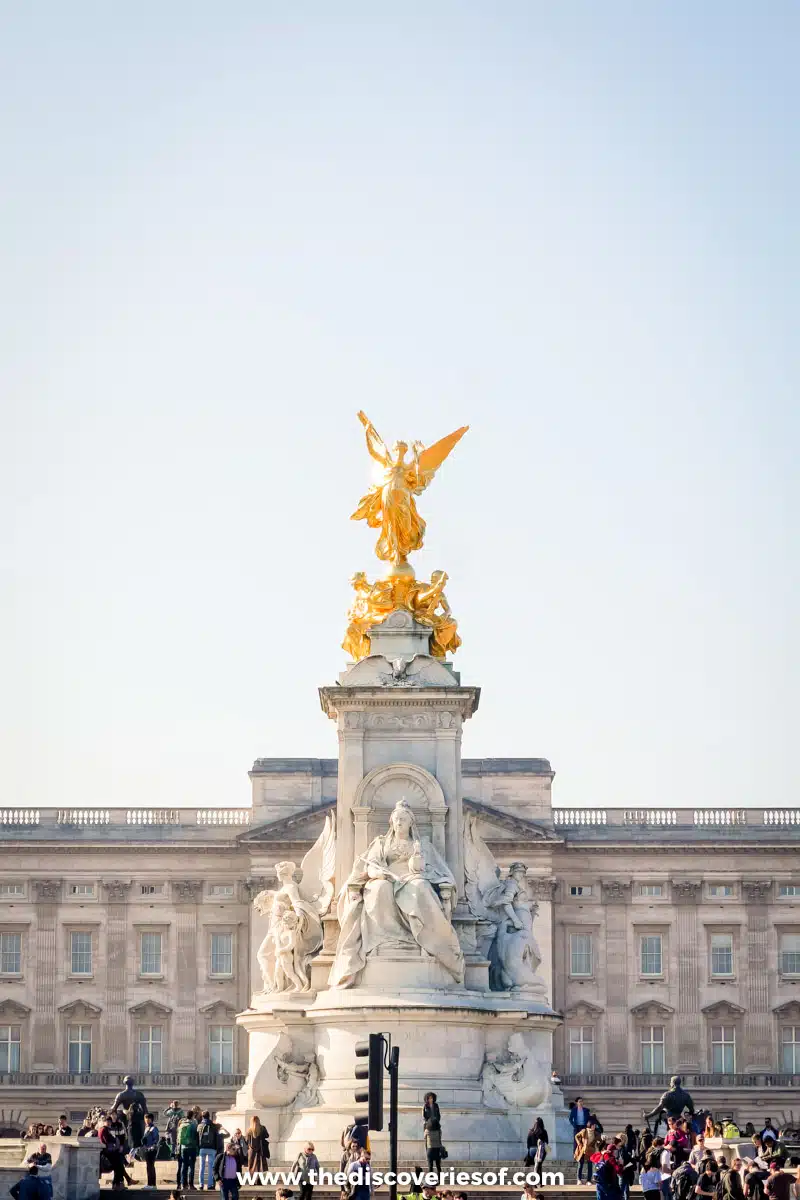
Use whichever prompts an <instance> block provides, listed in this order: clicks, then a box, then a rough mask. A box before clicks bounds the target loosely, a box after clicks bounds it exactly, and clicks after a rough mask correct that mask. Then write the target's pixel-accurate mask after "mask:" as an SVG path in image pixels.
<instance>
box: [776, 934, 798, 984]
mask: <svg viewBox="0 0 800 1200" xmlns="http://www.w3.org/2000/svg"><path fill="white" fill-rule="evenodd" d="M780 967H781V975H800V933H784V934H782V935H781V955H780Z"/></svg>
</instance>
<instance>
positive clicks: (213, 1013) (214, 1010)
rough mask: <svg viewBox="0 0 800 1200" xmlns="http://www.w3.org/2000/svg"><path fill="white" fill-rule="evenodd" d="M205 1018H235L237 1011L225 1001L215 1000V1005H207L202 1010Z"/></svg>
mask: <svg viewBox="0 0 800 1200" xmlns="http://www.w3.org/2000/svg"><path fill="white" fill-rule="evenodd" d="M200 1012H201V1013H202V1014H203V1016H204V1017H219V1018H222V1017H235V1016H236V1009H235V1008H234V1006H233V1005H232V1004H226V1003H225V1001H224V1000H215V1001H214V1002H213V1004H206V1005H205V1007H204V1008H201V1009H200Z"/></svg>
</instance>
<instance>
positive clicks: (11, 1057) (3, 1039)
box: [0, 1025, 22, 1075]
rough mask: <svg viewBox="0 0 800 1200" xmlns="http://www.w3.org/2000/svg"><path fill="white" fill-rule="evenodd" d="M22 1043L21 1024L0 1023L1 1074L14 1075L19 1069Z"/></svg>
mask: <svg viewBox="0 0 800 1200" xmlns="http://www.w3.org/2000/svg"><path fill="white" fill-rule="evenodd" d="M21 1045H22V1037H21V1030H20V1026H19V1025H0V1075H13V1074H14V1073H15V1072H16V1071H18V1070H19V1057H20V1046H21Z"/></svg>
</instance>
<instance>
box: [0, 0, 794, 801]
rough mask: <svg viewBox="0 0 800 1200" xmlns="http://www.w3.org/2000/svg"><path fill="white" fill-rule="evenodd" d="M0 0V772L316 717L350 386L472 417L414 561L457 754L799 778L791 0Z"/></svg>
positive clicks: (781, 791)
mask: <svg viewBox="0 0 800 1200" xmlns="http://www.w3.org/2000/svg"><path fill="white" fill-rule="evenodd" d="M0 18H1V25H0V144H1V145H2V150H3V170H2V175H3V184H2V189H0V216H1V218H2V219H0V278H1V279H2V283H0V296H1V297H2V321H1V322H0V348H1V350H0V389H1V391H0V394H1V395H2V417H1V418H0V420H1V421H2V424H1V425H0V489H2V503H1V507H0V511H2V524H3V538H2V552H1V553H0V574H1V577H2V597H1V601H0V623H1V624H0V627H1V628H2V640H3V645H2V671H1V672H0V674H1V676H2V683H1V684H0V690H1V692H2V706H1V707H0V738H1V739H2V740H1V741H0V779H1V781H2V800H1V801H0V804H2V805H4V806H10V805H16V804H41V805H66V804H87V805H104V804H115V805H117V804H119V805H123V804H130V803H147V804H158V805H178V804H189V805H193V804H220V805H226V804H237V803H238V804H241V803H246V802H247V800H248V796H249V783H248V780H247V776H246V772H247V769H248V767H249V765H250V764H251V762H252V760H253V759H254V758H255V757H256V756H259V755H302V756H305V755H309V756H333V755H335V753H336V739H335V731H334V728H333V726H332V725H331V724H330V723H329V722H328V721H327V720H326V719H325V718H324V716H323V715H322V713H321V712H320V710H319V705H318V700H317V695H316V689H317V687H318V685H320V684H322V683H328V682H331V681H333V680H334V679H335V677H336V674H337V672H338V671H339V670H340V669H341V666H342V664H343V659H344V655H343V652H342V651H341V650H340V649H339V643H340V641H341V638H342V634H343V630H344V619H345V610H346V608H347V605H348V583H347V580H348V577H349V575H350V574H351V572H352V571H354V570H356V569H359V568H362V569H366V570H368V571H369V572H370V573H372V572H374V570H375V567H376V562H375V560H374V558H373V549H372V547H373V541H374V536H373V535H372V533H371V532H370V531H368V530H367V529H366V527H365V526H364V525H363V524H360V525H357V524H354V523H350V522H349V521H348V516H349V513H350V512H351V511H352V509H353V508H354V507H355V504H356V502H357V500H358V498H359V496H360V495H361V494H362V493H363V491H364V490H365V487H366V485H367V484H368V482H369V466H368V460H367V457H366V451H365V449H364V445H363V439H362V436H361V429H360V426H359V425H358V423H357V421H356V417H355V414H356V410H357V409H359V408H364V409H366V411H367V412H368V414H369V415H370V416H371V417H372V419H373V421H374V422H375V424H376V425H377V426H378V428H379V429H380V430H381V431H382V432H383V433H384V435H385V436H386V437H387V438H392V439H394V438H396V437H406V438H408V439H414V438H420V439H423V440H425V441H432V440H434V439H436V438H437V437H440V436H442V435H443V434H444V433H446V432H448V431H449V430H450V429H452V428H454V427H455V426H456V425H460V424H462V423H469V424H470V425H471V430H470V432H469V434H468V435H467V437H466V438H465V439H464V441H463V442H462V443H461V444H460V445H459V446H458V448H457V450H456V452H455V453H454V454H453V456H452V458H451V459H450V460H449V461H448V463H447V464H446V466H445V468H444V469H443V470H442V472H441V474H440V475H439V476H438V478H437V479H436V481H435V482H434V484H433V485H432V487H431V488H430V490H429V491H428V493H427V494H426V495H425V497H423V499H422V501H421V511H422V513H423V515H424V516H425V517H426V518H427V520H428V523H429V535H430V536H429V538H428V542H427V547H426V549H425V551H424V552H423V553H422V554H421V555H420V556H419V557H418V560H417V566H418V572H419V573H422V572H427V571H429V570H430V569H432V568H435V567H444V568H446V569H447V570H448V571H449V573H450V576H451V582H450V585H449V589H448V593H449V598H450V602H451V604H452V607H453V609H454V611H455V613H456V615H457V617H458V618H459V621H460V623H461V628H462V633H463V638H464V645H463V648H462V650H461V651H460V652H459V654H458V656H457V666H458V667H459V668H460V670H461V672H462V677H463V679H464V681H465V682H469V683H476V684H480V685H481V686H482V688H483V694H482V700H481V707H480V711H479V713H478V715H477V717H476V718H475V719H474V720H473V721H472V722H471V723H470V725H468V726H467V729H466V733H465V739H464V753H465V754H466V755H469V756H480V755H520V756H521V755H542V756H546V757H548V758H550V759H551V761H552V763H553V766H554V768H555V770H556V772H557V777H556V782H555V796H556V798H557V800H558V801H559V802H560V803H563V804H589V805H591V804H608V805H620V806H645V805H662V804H674V803H684V804H687V805H691V804H696V803H701V804H719V805H724V806H729V805H740V804H775V805H791V804H794V803H796V802H797V796H798V785H800V769H799V768H798V762H799V761H800V758H799V756H798V754H797V753H796V751H795V746H796V742H797V734H796V724H797V714H798V710H799V709H800V703H798V701H799V699H800V697H798V690H799V689H798V667H799V666H800V664H799V663H798V635H797V593H798V558H797V537H796V523H797V519H798V509H799V508H800V505H799V504H798V499H799V498H798V482H797V479H798V473H797V467H796V462H797V456H798V424H799V423H800V422H799V421H798V405H797V385H798V349H797V347H798V334H797V330H798V316H799V315H800V313H799V311H798V294H799V293H800V285H799V284H798V279H799V278H800V274H799V273H798V266H799V265H800V264H799V263H798V234H797V229H798V221H797V211H798V190H799V189H798V184H799V183H800V168H799V167H798V162H800V155H799V154H798V151H799V149H800V147H798V136H797V129H798V120H799V119H800V111H798V110H799V109H800V105H799V104H798V96H799V91H800V85H799V84H798V70H797V61H798V50H799V49H800V9H798V6H797V5H796V4H794V3H785V2H782V0H774V2H773V3H770V4H768V5H765V4H758V3H755V2H751V3H747V4H744V3H736V2H735V0H734V2H731V0H725V2H721V0H704V2H703V3H697V0H669V2H667V0H659V2H653V3H642V2H641V0H630V2H621V0H605V2H604V3H597V2H596V0H585V2H578V0H551V2H550V3H540V2H534V0H528V2H526V3H515V2H511V0H506V2H505V3H498V4H488V3H483V4H479V3H464V2H460V3H455V2H450V0H437V2H436V3H421V2H417V0H404V2H403V3H402V4H398V3H394V4H392V3H379V4H374V3H366V2H364V3H345V2H338V3H336V2H334V3H327V2H326V3H321V2H318V3H313V2H310V3H305V4H290V3H269V2H268V0H259V2H256V0H252V2H248V0H231V2H230V3H226V4H222V3H219V2H218V3H214V4H211V3H204V2H199V0H193V2H191V3H189V2H185V0H172V2H171V3H163V2H159V3H155V2H153V0H137V3H135V4H134V3H127V4H123V3H116V4H107V3H101V2H100V0H97V2H96V3H87V2H85V0H71V2H70V3H63V2H61V0H57V2H52V0H51V2H44V0H38V2H37V0H33V2H32V3H29V4H16V5H13V4H10V3H6V4H4V5H2V10H1V11H0Z"/></svg>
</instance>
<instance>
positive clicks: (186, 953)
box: [172, 879, 203, 1071]
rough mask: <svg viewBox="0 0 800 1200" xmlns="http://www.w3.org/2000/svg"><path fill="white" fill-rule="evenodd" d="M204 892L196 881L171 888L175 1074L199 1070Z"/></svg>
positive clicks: (174, 885)
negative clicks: (200, 916) (199, 925)
mask: <svg viewBox="0 0 800 1200" xmlns="http://www.w3.org/2000/svg"><path fill="white" fill-rule="evenodd" d="M202 889H203V884H202V882H201V881H200V880H195V879H187V880H180V881H178V882H176V883H173V885H172V896H173V900H174V902H175V996H176V1003H175V1013H174V1020H173V1044H172V1067H173V1070H176V1071H186V1070H189V1071H194V1070H196V1069H197V1051H196V1046H195V1033H196V1027H197V970H198V962H197V957H198V956H197V903H198V901H199V899H200V896H201V894H202Z"/></svg>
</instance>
